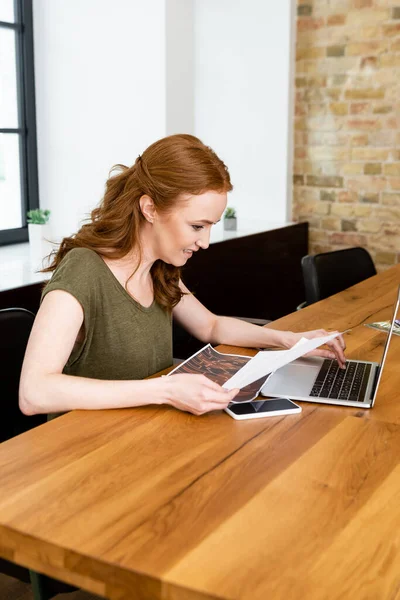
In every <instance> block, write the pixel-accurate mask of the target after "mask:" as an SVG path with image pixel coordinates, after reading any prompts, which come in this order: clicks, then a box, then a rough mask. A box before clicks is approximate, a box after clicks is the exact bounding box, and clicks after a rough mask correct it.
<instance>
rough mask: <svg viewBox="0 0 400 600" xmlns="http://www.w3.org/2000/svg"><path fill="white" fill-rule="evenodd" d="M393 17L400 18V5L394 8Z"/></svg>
mask: <svg viewBox="0 0 400 600" xmlns="http://www.w3.org/2000/svg"><path fill="white" fill-rule="evenodd" d="M392 19H400V6H394V7H393V8H392Z"/></svg>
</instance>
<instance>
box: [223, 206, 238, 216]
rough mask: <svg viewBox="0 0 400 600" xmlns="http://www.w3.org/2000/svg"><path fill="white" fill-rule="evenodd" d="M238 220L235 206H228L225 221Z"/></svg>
mask: <svg viewBox="0 0 400 600" xmlns="http://www.w3.org/2000/svg"><path fill="white" fill-rule="evenodd" d="M235 218H236V208H233V206H227V207H226V210H225V214H224V219H235Z"/></svg>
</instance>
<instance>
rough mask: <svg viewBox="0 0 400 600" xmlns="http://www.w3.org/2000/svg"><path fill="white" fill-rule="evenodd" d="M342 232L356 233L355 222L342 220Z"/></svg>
mask: <svg viewBox="0 0 400 600" xmlns="http://www.w3.org/2000/svg"><path fill="white" fill-rule="evenodd" d="M341 229H342V231H357V227H356V222H355V221H349V220H348V219H342V227H341Z"/></svg>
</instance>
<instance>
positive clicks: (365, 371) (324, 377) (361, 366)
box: [310, 359, 371, 402]
mask: <svg viewBox="0 0 400 600" xmlns="http://www.w3.org/2000/svg"><path fill="white" fill-rule="evenodd" d="M370 371H371V365H370V364H365V363H359V362H355V361H347V362H346V369H340V368H339V366H338V363H337V362H336V360H329V359H326V360H324V362H323V363H322V366H321V369H320V370H319V373H318V375H317V378H316V379H315V381H314V385H313V387H312V390H311V393H310V396H313V397H314V398H315V397H317V398H334V399H335V400H349V401H350V402H363V401H364V396H365V390H366V389H367V383H368V377H369V374H370Z"/></svg>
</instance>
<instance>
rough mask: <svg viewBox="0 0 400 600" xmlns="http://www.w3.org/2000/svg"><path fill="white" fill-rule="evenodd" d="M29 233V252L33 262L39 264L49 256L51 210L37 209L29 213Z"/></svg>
mask: <svg viewBox="0 0 400 600" xmlns="http://www.w3.org/2000/svg"><path fill="white" fill-rule="evenodd" d="M26 216H27V221H28V232H29V250H30V254H31V261H32V262H34V263H35V264H36V263H37V264H39V263H40V262H41V261H42V260H43V258H44V256H45V255H46V254H47V246H46V238H45V233H47V232H46V224H47V222H48V220H49V217H50V211H49V210H43V209H42V208H35V209H34V210H30V211H29V212H28V213H27V215H26ZM47 237H48V236H47Z"/></svg>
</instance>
